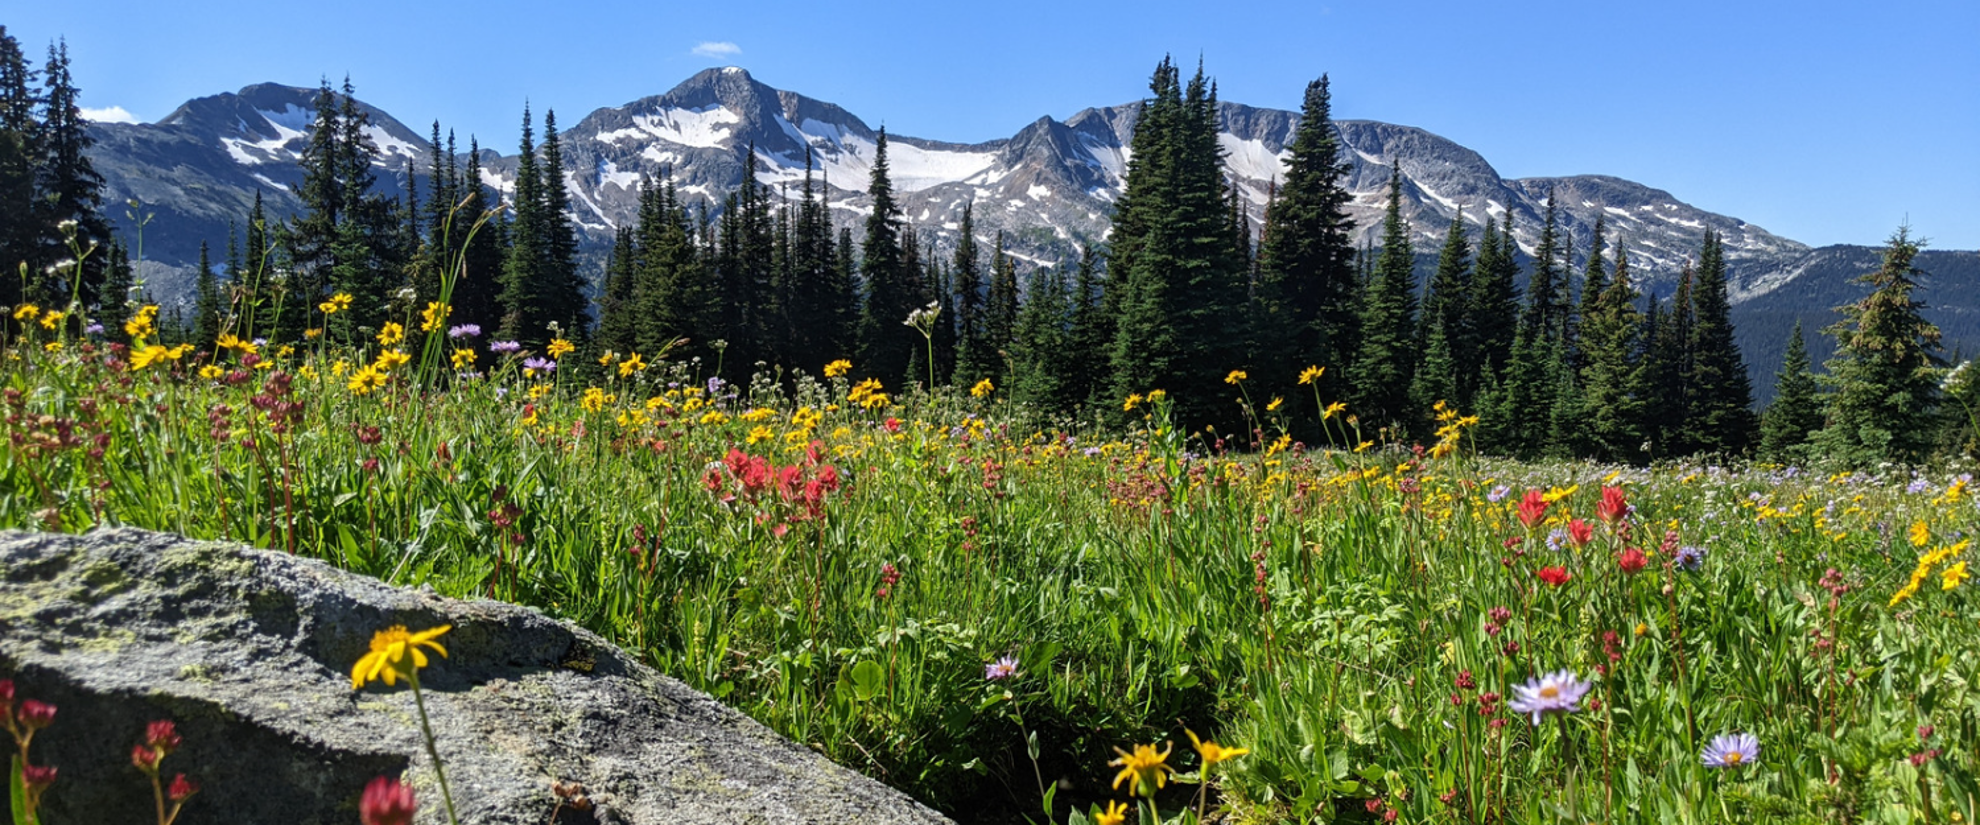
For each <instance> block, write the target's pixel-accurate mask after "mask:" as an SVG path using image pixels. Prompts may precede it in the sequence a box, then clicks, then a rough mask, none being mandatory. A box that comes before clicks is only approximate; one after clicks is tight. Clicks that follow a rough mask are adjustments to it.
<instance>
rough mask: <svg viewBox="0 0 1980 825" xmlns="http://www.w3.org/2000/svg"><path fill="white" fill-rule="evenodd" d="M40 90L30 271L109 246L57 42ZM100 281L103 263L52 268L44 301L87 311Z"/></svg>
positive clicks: (65, 52)
mask: <svg viewBox="0 0 1980 825" xmlns="http://www.w3.org/2000/svg"><path fill="white" fill-rule="evenodd" d="M42 84H43V89H44V93H43V97H42V100H41V103H42V117H41V125H40V128H39V130H38V131H39V133H38V135H37V136H36V140H35V145H36V148H38V149H39V150H40V157H39V161H38V162H37V163H36V164H35V166H36V168H35V183H34V205H35V208H34V209H33V210H32V212H31V213H30V218H31V220H32V221H33V222H34V225H35V226H36V227H37V229H38V231H39V232H40V241H39V243H40V252H39V254H38V255H37V256H36V257H35V259H34V260H33V264H31V265H30V270H31V271H33V270H35V269H36V268H37V267H36V266H35V265H37V264H38V265H40V266H42V267H46V266H47V265H48V264H51V263H54V262H56V261H63V260H70V259H76V258H77V254H78V250H88V249H90V248H91V247H95V246H100V245H102V244H103V243H106V242H108V241H109V240H110V225H109V223H108V222H106V221H105V220H104V219H103V214H102V208H103V176H102V175H100V174H97V172H96V167H95V165H94V164H92V163H91V162H90V158H89V149H90V147H91V146H93V145H95V143H96V139H95V138H92V137H90V135H89V122H88V121H87V120H85V119H83V116H82V106H81V104H80V103H79V102H78V100H79V98H80V93H79V92H78V91H77V89H76V86H75V80H74V77H73V76H72V75H71V74H70V72H69V45H68V43H67V42H65V41H57V42H56V44H55V45H53V46H50V47H49V48H48V65H47V68H46V69H45V70H44V71H43V72H42ZM41 271H42V272H46V271H47V270H46V269H42V270H41ZM7 274H14V273H7ZM103 276H104V272H103V261H102V259H101V258H97V257H96V256H93V255H84V256H82V257H81V258H80V267H79V268H78V267H75V266H65V267H57V268H56V271H55V272H54V273H52V274H51V275H50V276H49V277H48V278H47V284H46V293H47V294H46V295H45V296H44V297H43V300H44V301H46V302H47V303H49V304H51V305H66V304H67V303H68V302H69V300H70V299H71V298H72V297H73V298H75V299H77V300H78V301H79V302H80V304H81V305H82V306H89V305H91V304H94V303H96V292H97V289H98V288H99V286H100V285H101V284H102V282H103ZM78 278H79V279H80V281H79V282H78V281H77V280H76V279H78Z"/></svg>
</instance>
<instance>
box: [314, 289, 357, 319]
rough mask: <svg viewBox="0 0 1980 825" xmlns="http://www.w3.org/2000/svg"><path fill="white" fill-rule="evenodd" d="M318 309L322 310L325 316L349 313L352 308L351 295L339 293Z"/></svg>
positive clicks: (319, 305) (318, 305) (317, 306)
mask: <svg viewBox="0 0 1980 825" xmlns="http://www.w3.org/2000/svg"><path fill="white" fill-rule="evenodd" d="M316 308H317V309H319V310H322V311H323V314H325V315H335V314H337V313H339V312H345V311H348V310H349V309H350V308H351V294H350V293H348V292H339V293H337V294H335V295H332V296H330V300H328V301H324V302H323V303H320V304H317V305H316Z"/></svg>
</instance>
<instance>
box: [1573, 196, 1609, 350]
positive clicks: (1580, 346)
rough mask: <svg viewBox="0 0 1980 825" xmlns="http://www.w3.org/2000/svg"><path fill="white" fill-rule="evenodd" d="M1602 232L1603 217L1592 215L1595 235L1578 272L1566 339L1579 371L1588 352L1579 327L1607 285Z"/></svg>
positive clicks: (1590, 239) (1593, 310)
mask: <svg viewBox="0 0 1980 825" xmlns="http://www.w3.org/2000/svg"><path fill="white" fill-rule="evenodd" d="M1606 231H1607V227H1606V223H1605V221H1604V220H1603V217H1602V216H1601V215H1596V216H1595V233H1594V235H1593V236H1592V237H1590V238H1589V240H1588V263H1587V266H1586V267H1585V268H1583V269H1582V271H1581V305H1580V306H1578V307H1576V308H1575V311H1574V313H1573V320H1572V321H1571V322H1570V324H1569V326H1570V330H1571V335H1570V336H1569V339H1568V340H1569V342H1570V344H1571V346H1572V347H1573V350H1572V351H1573V354H1574V365H1575V369H1576V370H1583V369H1586V367H1587V366H1588V353H1587V352H1586V346H1585V344H1584V342H1583V341H1582V340H1581V338H1582V333H1583V328H1584V327H1585V326H1586V325H1587V323H1588V316H1589V315H1590V314H1592V313H1594V312H1595V311H1596V310H1595V307H1596V306H1597V305H1598V304H1600V303H1601V302H1602V292H1603V290H1605V289H1607V288H1608V285H1609V272H1608V270H1607V269H1606V268H1605V264H1604V261H1603V259H1602V248H1603V247H1604V246H1605V245H1606V243H1607V238H1606V237H1605V236H1604V234H1605V232H1606Z"/></svg>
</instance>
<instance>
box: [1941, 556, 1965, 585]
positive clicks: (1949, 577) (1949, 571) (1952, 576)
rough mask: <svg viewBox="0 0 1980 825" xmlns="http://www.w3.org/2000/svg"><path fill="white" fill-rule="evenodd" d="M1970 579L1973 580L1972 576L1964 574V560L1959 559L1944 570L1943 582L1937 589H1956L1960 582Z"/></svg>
mask: <svg viewBox="0 0 1980 825" xmlns="http://www.w3.org/2000/svg"><path fill="white" fill-rule="evenodd" d="M1970 578H1973V576H1972V575H1971V574H1969V573H1967V572H1966V560H1965V559H1961V560H1959V561H1956V562H1953V565H1952V566H1951V567H1948V568H1946V572H1945V575H1944V580H1943V582H1942V583H1941V585H1940V587H1939V589H1940V590H1951V589H1953V588H1955V587H1958V586H1959V583H1960V582H1963V581H1966V580H1967V579H1970Z"/></svg>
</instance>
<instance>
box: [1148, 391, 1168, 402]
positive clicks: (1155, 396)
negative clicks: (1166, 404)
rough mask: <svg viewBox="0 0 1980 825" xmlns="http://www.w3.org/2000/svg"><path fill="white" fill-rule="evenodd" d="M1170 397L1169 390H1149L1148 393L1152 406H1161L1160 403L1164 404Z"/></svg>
mask: <svg viewBox="0 0 1980 825" xmlns="http://www.w3.org/2000/svg"><path fill="white" fill-rule="evenodd" d="M1168 397H1169V393H1168V391H1167V390H1149V391H1148V403H1150V404H1160V403H1162V402H1163V401H1165V400H1167V399H1168Z"/></svg>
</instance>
